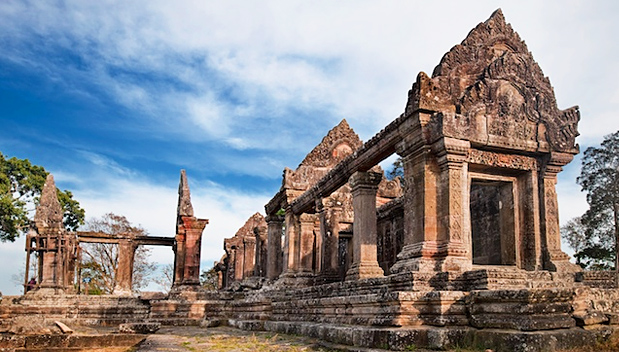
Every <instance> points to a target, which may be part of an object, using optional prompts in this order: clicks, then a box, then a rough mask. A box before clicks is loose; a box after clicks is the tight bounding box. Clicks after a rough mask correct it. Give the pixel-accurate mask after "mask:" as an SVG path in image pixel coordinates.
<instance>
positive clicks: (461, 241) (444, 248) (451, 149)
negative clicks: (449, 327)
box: [432, 137, 499, 271]
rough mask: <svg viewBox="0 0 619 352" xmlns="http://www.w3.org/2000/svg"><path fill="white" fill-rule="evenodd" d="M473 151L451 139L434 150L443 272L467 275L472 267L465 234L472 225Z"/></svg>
mask: <svg viewBox="0 0 619 352" xmlns="http://www.w3.org/2000/svg"><path fill="white" fill-rule="evenodd" d="M470 147H471V143H470V142H469V141H464V140H459V139H453V138H448V137H443V138H442V139H441V140H439V141H438V142H436V143H435V144H434V145H433V146H432V149H433V151H434V152H435V153H436V155H437V158H438V165H439V168H440V176H439V179H438V183H437V194H438V199H439V207H438V209H439V211H438V241H437V244H438V246H437V253H436V254H437V255H438V257H439V258H441V259H440V268H441V271H465V270H468V269H470V267H471V266H472V259H471V255H470V250H469V248H470V240H469V238H468V234H469V232H470V231H468V232H467V231H465V228H467V229H468V228H469V224H470V219H468V216H466V215H467V214H468V213H469V209H468V207H469V194H468V192H469V187H468V182H469V181H468V164H467V163H466V153H467V152H468V150H469V149H470ZM497 231H499V230H498V229H497ZM465 233H466V235H465ZM435 268H436V265H435Z"/></svg>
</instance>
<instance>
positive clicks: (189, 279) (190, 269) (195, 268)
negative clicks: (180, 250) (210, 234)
mask: <svg viewBox="0 0 619 352" xmlns="http://www.w3.org/2000/svg"><path fill="white" fill-rule="evenodd" d="M181 219H182V221H183V225H182V229H181V230H182V231H184V233H185V250H184V252H185V253H184V254H185V263H184V265H183V269H184V272H183V281H182V284H183V285H199V284H200V251H201V249H202V231H204V228H205V227H206V225H207V224H208V220H206V219H198V218H195V217H193V216H192V217H189V216H182V217H181Z"/></svg>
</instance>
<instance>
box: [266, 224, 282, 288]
mask: <svg viewBox="0 0 619 352" xmlns="http://www.w3.org/2000/svg"><path fill="white" fill-rule="evenodd" d="M266 221H267V223H268V239H267V279H269V280H275V279H277V278H278V277H279V275H280V274H281V272H282V225H283V221H284V219H283V217H282V216H279V215H269V216H267V218H266Z"/></svg>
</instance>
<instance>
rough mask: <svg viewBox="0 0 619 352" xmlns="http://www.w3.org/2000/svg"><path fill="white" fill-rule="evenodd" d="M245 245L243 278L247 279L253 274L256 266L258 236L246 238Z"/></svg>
mask: <svg viewBox="0 0 619 352" xmlns="http://www.w3.org/2000/svg"><path fill="white" fill-rule="evenodd" d="M243 247H244V250H243V279H246V278H248V277H250V276H252V275H253V273H254V268H255V267H256V238H255V237H246V238H244V239H243Z"/></svg>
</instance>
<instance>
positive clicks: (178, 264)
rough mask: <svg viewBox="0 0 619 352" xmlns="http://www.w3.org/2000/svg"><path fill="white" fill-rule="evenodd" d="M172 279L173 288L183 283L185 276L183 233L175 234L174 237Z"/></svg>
mask: <svg viewBox="0 0 619 352" xmlns="http://www.w3.org/2000/svg"><path fill="white" fill-rule="evenodd" d="M174 239H175V242H174V279H173V280H172V281H173V286H178V285H180V284H181V282H183V276H184V275H185V233H177V234H176V236H175V237H174Z"/></svg>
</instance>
